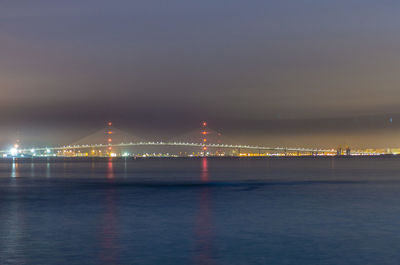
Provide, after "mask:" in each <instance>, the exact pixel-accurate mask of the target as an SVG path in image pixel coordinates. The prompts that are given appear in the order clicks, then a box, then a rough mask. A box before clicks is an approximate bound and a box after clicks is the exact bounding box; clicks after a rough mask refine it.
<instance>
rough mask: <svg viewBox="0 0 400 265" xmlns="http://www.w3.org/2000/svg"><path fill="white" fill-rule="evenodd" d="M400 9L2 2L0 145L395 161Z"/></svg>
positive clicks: (361, 4)
mask: <svg viewBox="0 0 400 265" xmlns="http://www.w3.org/2000/svg"><path fill="white" fill-rule="evenodd" d="M399 14H400V1H385V0H379V1H378V0H375V1H371V0H357V1H355V0H330V1H329V0H315V1H311V0H303V1H302V0H293V1H286V0H276V1H268V0H260V1H259V0H251V1H249V0H247V1H246V0H229V1H228V0H224V1H222V0H202V1H189V0H182V1H177V0H168V1H165V0H159V1H154V0H143V1H135V0H113V1H109V0H107V1H105V0H68V1H54V0H35V1H32V0H18V1H15V0H2V1H1V2H0V92H1V96H0V122H1V126H0V145H1V146H7V145H8V144H10V143H11V142H12V141H14V140H15V138H16V137H17V135H18V137H19V138H20V139H21V142H22V143H23V144H26V145H31V144H38V143H40V144H58V143H60V144H65V143H72V142H74V141H76V140H78V139H80V138H82V137H84V136H86V135H88V134H90V133H92V132H94V131H96V130H98V129H100V128H102V127H103V126H104V125H105V123H106V122H107V121H108V120H112V121H114V124H115V126H116V127H118V128H121V129H123V130H125V131H129V132H132V133H133V134H136V135H138V136H141V137H142V138H145V139H146V137H147V139H152V138H153V137H157V138H159V139H168V138H170V137H173V136H174V135H179V134H183V133H185V132H186V131H191V130H193V129H195V128H196V127H199V124H200V122H201V121H202V120H207V121H208V122H209V124H210V127H212V128H214V129H217V130H220V131H221V132H222V133H223V134H224V135H228V136H229V137H232V138H234V139H237V140H238V142H241V143H249V144H251V143H258V144H268V145H286V146H304V147H309V146H320V147H337V146H338V145H350V146H354V147H400V104H399V99H400V16H399Z"/></svg>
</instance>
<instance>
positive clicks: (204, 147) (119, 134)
mask: <svg viewBox="0 0 400 265" xmlns="http://www.w3.org/2000/svg"><path fill="white" fill-rule="evenodd" d="M221 138H222V134H221V133H219V132H217V131H215V130H212V129H210V128H208V127H207V123H206V122H203V123H202V126H201V128H200V129H196V130H195V131H194V132H192V133H189V134H187V135H186V136H181V137H178V139H175V140H171V141H143V140H141V139H140V138H139V137H136V136H133V135H131V134H129V133H126V132H123V131H121V130H119V129H117V128H114V127H113V124H112V123H111V122H109V123H108V124H107V127H106V128H105V129H101V130H99V131H97V132H96V133H94V134H92V135H89V136H87V137H85V138H82V139H81V140H79V141H77V142H75V143H74V144H69V145H63V146H55V147H54V146H46V147H30V148H25V147H24V148H23V147H21V146H19V144H15V145H14V147H13V148H11V150H0V153H1V154H3V156H4V157H6V156H9V157H15V156H103V157H108V156H115V157H116V156H133V155H139V153H141V155H147V156H150V155H151V154H153V155H155V154H156V153H157V152H152V151H147V152H146V148H147V149H151V148H153V150H154V148H157V147H158V148H175V149H176V148H178V149H177V150H179V149H182V148H183V149H190V151H191V152H188V151H185V152H182V151H181V152H179V151H176V150H175V153H177V154H180V155H182V156H213V155H218V156H224V155H236V156H239V155H248V154H252V155H254V156H262V155H288V154H291V155H332V154H336V150H334V149H320V148H299V147H271V146H262V145H243V144H232V143H226V142H225V143H224V142H223V140H221ZM124 139H125V140H127V139H130V141H123V140H124ZM127 148H128V149H127ZM135 148H140V149H141V150H142V151H141V152H138V151H137V152H136V154H135V152H127V151H126V150H132V149H135ZM158 154H161V153H158ZM165 154H167V155H169V154H170V153H169V152H166V153H165ZM165 154H164V155H165Z"/></svg>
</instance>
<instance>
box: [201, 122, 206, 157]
mask: <svg viewBox="0 0 400 265" xmlns="http://www.w3.org/2000/svg"><path fill="white" fill-rule="evenodd" d="M207 134H208V132H207V122H205V121H204V122H203V123H202V130H201V136H202V144H203V145H202V148H201V152H202V155H203V156H206V155H207Z"/></svg>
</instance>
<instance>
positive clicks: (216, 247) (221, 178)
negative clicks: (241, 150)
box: [0, 158, 400, 265]
mask: <svg viewBox="0 0 400 265" xmlns="http://www.w3.org/2000/svg"><path fill="white" fill-rule="evenodd" d="M399 248H400V158H348V159H344V158H343V159H335V160H333V159H332V158H317V159H315V158H314V159H313V158H301V159H299V158H298V159H295V158H290V159H289V158H287V159H269V160H267V159H259V160H256V159H253V160H249V159H210V158H208V159H165V160H157V159H147V160H134V161H133V160H128V161H127V162H125V161H123V160H122V161H114V162H106V161H103V162H91V161H86V162H62V161H61V162H60V161H59V162H54V161H53V162H49V163H47V162H46V161H42V162H40V163H39V162H36V163H30V161H29V160H28V161H25V162H22V161H19V162H18V163H11V162H4V161H2V162H1V161H0V264H41V265H44V264H163V265H164V264H173V265H176V264H229V265H234V264H274V265H279V264H296V265H297V264H305V265H314V264H315V265H317V264H318V265H323V264H360V265H361V264H363V265H364V264H379V265H383V264H399V263H400V252H399Z"/></svg>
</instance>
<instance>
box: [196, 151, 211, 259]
mask: <svg viewBox="0 0 400 265" xmlns="http://www.w3.org/2000/svg"><path fill="white" fill-rule="evenodd" d="M207 159H208V158H207V157H204V158H202V160H201V181H202V182H203V183H207V182H209V181H210V176H209V174H208V160H207ZM211 200H212V198H211V193H210V187H208V186H206V187H204V188H202V189H201V190H200V197H199V202H200V203H199V207H198V214H197V220H196V237H197V238H196V241H197V242H196V262H195V263H196V264H199V265H211V264H214V261H213V255H212V240H213V235H212V230H213V224H212V217H211V209H210V207H211V204H210V201H211Z"/></svg>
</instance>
